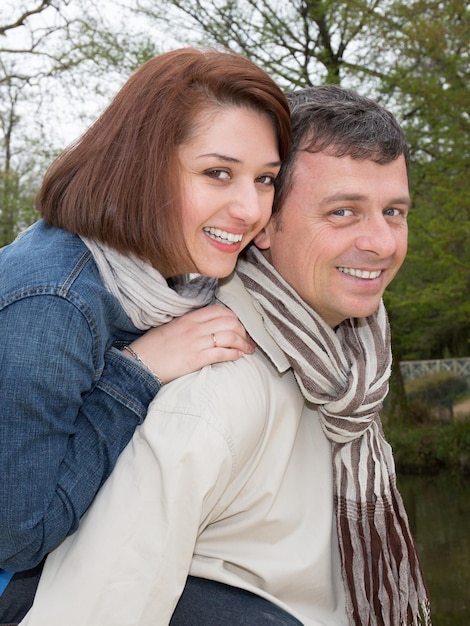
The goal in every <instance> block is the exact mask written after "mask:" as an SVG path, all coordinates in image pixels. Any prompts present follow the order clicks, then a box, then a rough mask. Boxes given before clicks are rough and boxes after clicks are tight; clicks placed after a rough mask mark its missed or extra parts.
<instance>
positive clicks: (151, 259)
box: [0, 49, 290, 623]
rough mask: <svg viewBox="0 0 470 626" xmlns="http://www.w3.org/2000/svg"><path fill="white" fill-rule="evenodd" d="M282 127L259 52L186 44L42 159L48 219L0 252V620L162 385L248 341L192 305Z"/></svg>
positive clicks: (271, 174)
mask: <svg viewBox="0 0 470 626" xmlns="http://www.w3.org/2000/svg"><path fill="white" fill-rule="evenodd" d="M289 142H290V120H289V110H288V105H287V102H286V100H285V97H284V96H283V94H282V92H281V91H280V89H279V88H278V87H277V86H276V84H275V83H274V82H273V81H272V80H271V79H270V78H269V77H268V76H267V75H266V74H265V73H264V72H263V71H262V70H261V69H259V68H258V67H257V66H255V65H254V64H253V63H251V62H250V61H248V60H246V59H244V58H242V57H240V56H237V55H234V54H231V53H224V52H216V51H201V50H195V49H181V50H176V51H173V52H170V53H167V54H163V55H160V56H158V57H156V58H154V59H152V60H150V61H148V62H147V63H145V64H144V65H143V66H142V67H141V68H140V69H139V70H138V71H137V72H136V73H135V74H134V75H133V76H132V77H131V78H130V79H129V80H128V82H127V83H126V84H125V85H124V86H123V88H122V89H121V90H120V91H119V92H118V94H117V95H116V97H115V98H114V100H113V101H112V102H111V104H110V105H109V107H108V108H107V109H106V110H105V111H104V113H103V114H102V115H101V116H100V117H99V118H98V120H97V121H96V122H95V123H94V124H93V125H92V126H91V127H90V128H89V130H88V131H87V132H86V133H85V134H84V135H83V137H82V138H81V139H80V140H79V141H78V142H77V143H75V144H72V145H71V146H70V147H69V148H68V149H66V150H65V151H64V152H63V154H62V155H60V156H59V158H58V159H57V160H56V161H55V162H54V163H53V164H52V166H51V168H50V169H49V171H48V172H47V173H46V176H45V178H44V181H43V184H42V186H41V188H40V190H39V193H38V196H37V202H36V206H37V209H38V211H39V213H40V215H41V217H42V219H40V220H39V221H38V222H37V223H36V224H35V225H33V226H32V227H31V228H30V229H28V230H27V231H26V232H25V233H24V234H23V235H22V236H21V237H20V238H18V240H17V241H16V242H14V243H13V244H11V245H10V246H7V247H6V248H4V249H3V250H2V251H1V252H0V320H1V328H2V342H1V344H0V363H1V371H2V376H1V381H0V402H1V413H2V419H1V420H0V424H1V425H0V447H1V450H2V454H1V457H0V471H1V473H2V475H3V476H4V477H5V476H8V480H3V481H2V484H1V486H0V502H1V507H0V567H2V568H3V569H4V571H3V572H1V577H0V585H1V586H3V588H4V592H3V594H2V595H1V597H0V623H8V622H11V623H12V622H17V621H19V620H20V619H21V618H22V616H23V615H24V613H25V612H26V610H27V609H28V608H29V605H30V604H31V600H32V595H33V594H34V589H35V586H36V584H37V577H38V575H39V572H40V569H41V563H42V561H43V559H44V557H45V555H47V554H48V553H49V552H50V551H51V550H52V549H53V548H54V547H55V546H57V545H58V544H59V543H60V542H61V541H62V540H63V539H64V538H65V537H66V536H67V535H69V534H70V533H72V532H73V531H74V530H75V529H76V528H77V526H78V523H79V520H80V517H81V516H82V515H83V513H84V512H85V511H86V509H87V508H88V506H89V504H90V502H91V501H92V499H93V498H94V496H95V495H96V492H97V491H98V489H99V488H100V486H101V485H102V484H103V482H104V481H105V480H106V478H107V477H108V475H109V473H110V472H111V470H112V468H113V466H114V464H115V462H116V459H117V457H118V455H119V453H120V452H121V451H122V449H123V448H124V446H125V445H126V444H127V443H128V441H129V440H130V438H131V436H132V434H133V432H134V430H135V428H136V426H137V425H138V424H139V423H141V422H142V420H143V419H144V417H145V415H146V412H147V408H148V405H149V403H150V401H151V400H152V398H153V397H154V396H155V394H156V393H157V392H158V391H159V389H160V387H161V385H162V384H163V383H166V382H168V381H170V380H172V379H174V378H175V377H178V376H181V375H183V374H186V373H189V372H192V371H194V370H196V369H199V368H201V367H203V366H204V365H206V364H209V363H214V362H220V361H226V360H233V359H236V358H239V357H240V356H241V355H242V354H243V353H246V352H250V351H251V350H252V347H251V342H250V340H249V339H248V338H247V336H246V334H245V331H244V330H243V328H242V327H241V325H240V324H239V322H238V321H237V320H236V318H235V316H234V315H233V314H232V313H231V312H230V311H228V310H226V309H225V308H223V307H220V306H210V307H207V308H201V307H204V306H205V305H207V304H210V303H211V301H212V297H213V292H214V288H215V284H216V279H217V278H220V277H225V276H227V275H228V274H230V273H231V272H232V270H233V269H234V266H235V262H236V259H237V256H238V254H239V253H240V252H241V250H242V249H243V248H244V247H245V246H246V245H247V244H248V243H249V242H250V241H251V240H252V238H253V237H254V236H255V235H256V234H257V233H258V232H259V231H260V230H261V228H262V227H263V226H264V225H265V224H266V222H267V221H268V219H269V217H270V214H271V206H272V201H273V195H274V187H273V182H274V179H275V177H276V175H277V173H278V170H279V167H280V163H281V161H282V160H283V159H284V157H285V156H286V154H287V150H288V147H289ZM209 277H211V278H209ZM193 309H200V310H196V311H193V312H192V313H189V314H188V315H186V316H183V315H184V314H185V313H187V312H189V311H192V310H193ZM171 320H173V321H171ZM30 568H36V569H34V570H33V571H27V572H24V571H23V570H30ZM14 571H16V572H22V573H18V574H16V575H14V576H13V575H12V574H10V573H9V572H14ZM2 581H3V582H2ZM1 586H0V589H1Z"/></svg>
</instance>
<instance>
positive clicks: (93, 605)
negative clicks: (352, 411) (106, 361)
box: [21, 276, 347, 626]
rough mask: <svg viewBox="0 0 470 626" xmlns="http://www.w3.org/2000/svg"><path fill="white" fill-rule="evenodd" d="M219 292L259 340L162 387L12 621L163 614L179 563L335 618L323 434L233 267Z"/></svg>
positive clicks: (95, 624)
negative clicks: (232, 358)
mask: <svg viewBox="0 0 470 626" xmlns="http://www.w3.org/2000/svg"><path fill="white" fill-rule="evenodd" d="M220 300H221V301H223V302H224V303H225V304H226V305H227V306H229V307H230V308H232V309H233V310H234V311H235V312H236V313H237V314H238V315H239V316H240V318H241V320H242V322H243V323H244V324H245V326H246V328H247V330H248V331H249V333H250V334H251V335H252V337H253V338H254V339H255V341H256V342H257V344H258V345H259V349H257V351H256V353H255V354H254V355H252V356H246V357H243V358H242V359H240V360H239V361H236V362H232V363H223V364H219V365H214V366H210V367H206V368H204V369H203V370H202V371H200V372H197V373H195V374H191V375H188V376H185V377H183V378H180V379H178V380H176V381H174V382H172V383H171V384H169V385H166V386H165V387H164V388H163V389H162V390H161V392H160V393H159V394H158V396H157V397H156V399H155V400H154V401H153V403H152V405H151V406H150V409H149V414H148V416H147V418H146V420H145V422H144V424H143V425H142V426H141V427H139V429H138V430H137V431H136V433H135V435H134V438H133V440H132V441H131V443H130V444H129V446H128V447H127V448H126V449H125V450H124V452H123V453H122V455H121V457H120V459H119V461H118V463H117V465H116V467H115V469H114V471H113V473H112V475H111V477H110V478H109V479H108V481H107V483H106V484H105V485H104V487H103V488H102V489H101V491H100V493H99V494H98V496H97V498H96V500H95V502H94V503H93V505H92V507H91V509H90V510H89V512H88V513H87V514H86V515H85V517H84V518H83V520H82V522H81V524H80V529H79V531H78V532H77V533H75V535H73V536H72V537H69V538H68V539H67V540H66V541H65V542H64V543H63V544H62V545H61V546H60V547H59V548H58V549H57V550H56V551H55V552H53V553H52V554H51V555H50V556H49V558H48V560H47V563H46V566H45V570H44V574H43V577H42V579H41V583H40V586H39V589H38V593H37V596H36V600H35V603H34V606H33V608H32V610H31V611H30V613H29V614H28V616H27V617H26V618H25V620H23V622H22V623H21V624H22V626H25V625H27V626H85V625H86V626H166V625H167V624H168V623H169V620H170V618H171V615H172V613H173V610H174V608H175V606H176V603H177V601H178V598H179V596H180V594H181V592H182V590H183V587H184V584H185V581H186V577H187V575H188V573H191V574H193V575H195V576H201V577H205V578H210V579H213V580H216V581H221V582H224V583H228V584H231V585H236V586H238V587H242V588H244V589H248V590H250V591H252V592H255V593H257V594H259V595H260V596H263V597H265V598H267V599H269V600H271V601H273V602H275V603H277V604H278V605H280V606H281V607H283V608H284V609H286V610H287V611H289V612H291V613H292V614H293V615H295V616H296V617H297V618H298V619H299V620H300V621H301V622H303V623H304V624H305V626H346V625H347V619H346V615H345V610H344V597H343V588H342V583H341V575H340V567H339V557H338V547H337V540H336V533H335V524H334V515H333V493H332V470H331V451H330V444H329V442H328V441H327V439H326V438H325V436H324V434H323V432H322V430H321V427H320V424H319V421H318V417H317V414H316V412H315V410H314V407H313V406H310V407H309V406H307V405H306V403H305V401H304V399H303V397H302V395H301V394H300V391H299V388H298V386H297V384H296V382H295V379H294V376H293V374H292V371H291V370H290V368H289V364H288V362H287V360H286V357H285V355H284V354H283V352H281V351H280V349H279V348H278V347H277V345H276V344H275V343H274V342H273V340H272V339H271V337H270V336H269V335H268V334H267V333H266V331H265V330H264V327H263V324H262V321H261V318H260V317H259V315H258V313H257V312H256V311H255V309H254V308H253V305H252V301H251V298H250V296H249V295H248V293H247V292H246V291H245V289H244V287H243V285H242V283H241V281H240V280H239V279H238V277H237V276H234V277H232V278H231V279H230V280H229V281H228V282H227V283H226V284H225V285H223V286H222V287H221V289H220ZM201 601H204V598H201Z"/></svg>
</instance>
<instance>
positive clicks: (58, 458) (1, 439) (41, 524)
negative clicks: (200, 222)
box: [0, 221, 159, 571]
mask: <svg viewBox="0 0 470 626" xmlns="http://www.w3.org/2000/svg"><path fill="white" fill-rule="evenodd" d="M0 331H1V334H0V337H1V340H0V407H1V408H0V477H1V478H0V567H1V568H4V569H5V570H12V571H18V570H25V569H29V568H32V567H33V566H35V565H36V564H38V563H39V562H40V561H41V560H42V559H43V557H44V556H45V555H46V554H47V553H48V552H50V551H51V550H52V549H53V548H55V547H56V546H57V545H58V544H59V543H60V541H62V540H63V539H64V538H65V537H66V536H67V535H69V534H70V533H72V532H73V531H74V530H75V529H76V528H77V525H78V522H79V519H80V517H81V516H82V515H83V513H84V512H85V511H86V509H87V507H88V506H89V504H90V502H91V501H92V499H93V497H94V496H95V494H96V492H97V491H98V489H99V488H100V486H101V485H102V484H103V482H104V480H105V479H106V478H107V476H108V475H109V473H110V472H111V470H112V468H113V467H114V464H115V462H116V459H117V457H118V455H119V453H120V452H121V451H122V449H123V448H124V447H125V445H126V444H127V443H128V441H129V440H130V438H131V437H132V434H133V432H134V430H135V428H136V426H137V425H138V424H139V423H141V422H142V420H143V419H144V417H145V415H146V412H147V407H148V405H149V403H150V401H151V400H152V398H153V397H154V396H155V394H156V393H157V392H158V390H159V384H158V382H157V380H156V379H155V378H154V377H153V376H152V375H151V374H150V373H149V372H147V370H145V369H144V368H142V367H141V366H140V365H139V364H138V363H137V362H136V361H134V360H133V359H132V358H130V357H129V356H126V354H125V353H122V352H121V351H120V348H122V346H123V345H124V344H125V343H129V342H130V341H132V340H134V339H135V338H136V337H137V336H139V335H140V334H142V331H140V330H138V329H137V328H136V327H135V326H134V325H133V324H132V322H131V321H130V319H129V318H128V316H127V315H126V314H125V312H124V310H123V309H122V307H121V305H120V304H119V302H118V301H117V300H116V298H115V297H114V296H113V295H112V294H111V293H110V292H108V291H107V290H106V289H105V287H104V285H103V282H102V281H101V279H100V276H99V273H98V270H97V267H96V265H95V263H94V260H93V257H92V255H91V253H90V251H89V250H88V248H87V247H86V246H85V245H84V243H83V242H82V241H81V239H80V238H79V237H77V236H75V235H73V234H71V233H69V232H66V231H64V230H61V229H57V228H49V227H47V226H46V225H45V224H44V223H43V222H42V221H39V222H37V223H36V224H35V225H34V226H32V227H31V228H30V229H28V230H27V231H26V232H25V233H24V234H23V235H22V236H21V237H20V238H19V239H18V240H17V241H16V242H14V243H12V244H10V245H9V246H6V247H5V248H3V249H1V250H0Z"/></svg>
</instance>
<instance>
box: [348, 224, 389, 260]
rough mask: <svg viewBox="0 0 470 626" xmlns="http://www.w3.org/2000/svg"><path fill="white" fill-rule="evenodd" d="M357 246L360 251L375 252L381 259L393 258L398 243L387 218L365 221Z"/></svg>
mask: <svg viewBox="0 0 470 626" xmlns="http://www.w3.org/2000/svg"><path fill="white" fill-rule="evenodd" d="M356 246H357V247H358V249H359V250H364V251H368V252H373V253H375V254H377V255H379V256H381V257H387V256H391V255H392V254H393V253H394V252H395V250H396V247H397V241H396V238H395V234H394V232H393V229H392V228H391V226H390V224H389V223H388V221H387V220H386V219H385V216H383V215H381V216H380V217H374V218H368V219H367V220H364V222H363V223H362V224H361V227H360V233H359V235H358V237H357V239H356Z"/></svg>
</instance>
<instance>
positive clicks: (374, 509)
mask: <svg viewBox="0 0 470 626" xmlns="http://www.w3.org/2000/svg"><path fill="white" fill-rule="evenodd" d="M237 273H238V274H239V276H240V278H241V280H242V281H243V283H244V285H245V288H246V289H247V290H248V291H249V293H250V294H251V296H252V297H253V299H254V305H255V307H256V308H257V310H258V311H259V313H260V314H261V316H262V317H263V321H264V325H265V327H266V329H267V331H268V332H269V333H270V335H271V336H272V337H273V339H274V340H275V341H276V343H277V344H278V345H279V347H280V348H281V349H282V350H283V351H284V352H285V354H286V356H287V358H288V360H289V362H290V364H291V367H292V369H293V371H294V374H295V377H296V380H297V383H298V385H299V387H300V389H301V391H302V394H303V395H304V397H305V398H306V399H307V400H308V401H309V402H312V403H313V404H315V405H317V407H318V413H319V416H320V419H321V423H322V427H323V430H324V432H325V434H326V436H327V437H328V438H329V439H330V441H331V444H332V462H333V480H334V494H335V496H334V504H335V510H336V521H337V528H338V538H339V546H340V554H341V561H342V571H343V580H344V583H345V590H346V610H347V614H348V618H349V623H350V624H351V626H418V625H420V626H421V625H422V626H429V625H430V624H431V617H430V609H429V600H428V597H427V592H426V588H425V585H424V581H423V577H422V573H421V568H420V564H419V560H418V556H417V553H416V548H415V544H414V541H413V538H412V537H411V533H410V530H409V526H408V520H407V515H406V512H405V509H404V506H403V502H402V499H401V496H400V494H399V493H398V490H397V486H396V477H395V466H394V461H393V456H392V452H391V448H390V446H389V444H388V443H387V442H386V441H385V439H384V435H383V432H382V428H381V422H380V417H379V410H380V409H381V408H382V403H383V400H384V398H385V396H386V394H387V392H388V379H389V377H390V370H391V350H390V333H389V326H388V320H387V315H386V311H385V307H384V306H383V303H381V304H380V306H379V308H378V310H377V311H376V313H375V314H374V315H372V316H370V317H368V318H357V319H355V318H351V319H348V320H345V321H344V322H343V323H342V324H340V325H339V327H338V328H337V329H336V331H333V330H332V329H331V328H330V327H329V326H328V325H327V324H326V323H325V322H324V321H323V320H322V319H321V318H320V317H319V316H318V315H317V314H316V313H315V311H314V310H313V309H311V308H310V307H309V306H308V305H307V304H306V303H305V302H303V301H302V300H301V299H300V298H299V296H298V295H297V294H296V293H295V291H293V289H292V288H291V287H290V286H289V285H288V284H287V283H286V282H285V281H284V280H283V278H282V277H281V276H280V275H279V274H278V273H277V272H276V271H275V270H274V268H273V267H272V265H270V264H269V263H268V262H267V261H266V259H265V258H264V256H263V255H262V254H261V253H260V252H259V251H258V250H257V249H256V248H254V247H253V246H252V247H251V248H250V249H249V250H248V251H247V255H246V257H245V259H244V260H242V259H239V261H238V266H237Z"/></svg>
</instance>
